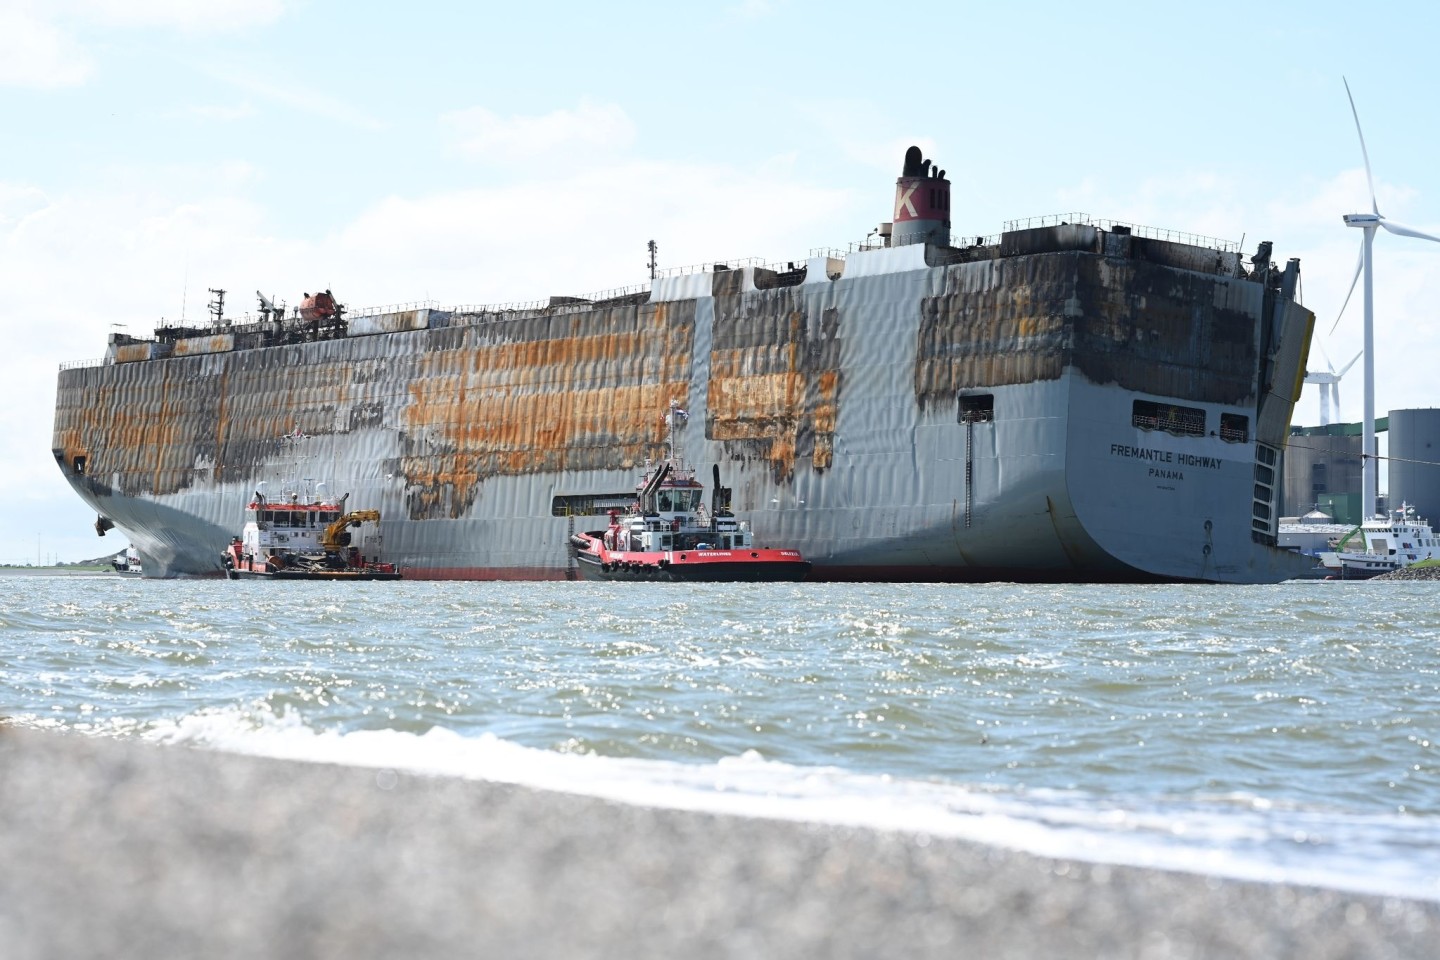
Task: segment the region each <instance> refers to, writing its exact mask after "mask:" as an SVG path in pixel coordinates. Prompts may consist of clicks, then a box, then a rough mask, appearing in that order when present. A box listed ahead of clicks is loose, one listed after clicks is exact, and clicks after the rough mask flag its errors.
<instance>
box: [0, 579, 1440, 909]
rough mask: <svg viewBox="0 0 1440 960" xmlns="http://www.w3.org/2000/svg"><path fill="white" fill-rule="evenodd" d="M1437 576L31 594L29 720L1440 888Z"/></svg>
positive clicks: (14, 615) (15, 708) (1364, 885)
mask: <svg viewBox="0 0 1440 960" xmlns="http://www.w3.org/2000/svg"><path fill="white" fill-rule="evenodd" d="M1436 596H1437V594H1436V587H1435V586H1434V585H1431V584H1428V583H1403V582H1402V583H1396V582H1389V583H1385V582H1373V581H1371V582H1366V583H1333V582H1305V583H1288V584H1281V585H1278V586H1256V587H1233V586H1094V585H1079V586H1033V585H1023V586H1022V585H1014V584H983V585H931V584H815V583H802V584H762V585H734V584H725V585H721V584H716V585H695V586H691V585H681V584H591V583H566V582H545V583H457V582H444V583H436V582H410V581H405V582H400V583H266V582H255V581H241V582H227V581H217V580H172V581H157V580H140V579H127V578H120V577H115V576H109V575H97V576H94V577H80V576H71V577H40V576H17V575H13V574H12V575H8V576H4V577H0V715H4V716H5V717H6V718H7V722H9V723H12V724H20V725H24V726H30V727H40V728H51V729H63V730H69V731H78V732H82V733H85V734H91V735H95V736H103V737H125V738H138V739H143V740H149V741H156V742H161V743H170V744H185V745H189V746H195V747H201V748H207V749H214V750H221V751H230V752H237V753H248V754H257V755H265V756H273V757H286V758H294V759H299V760H308V761H322V762H333V763H342V764H350V765H355V766H368V767H376V768H380V769H382V770H405V771H414V772H420V773H425V774H431V775H440V776H450V777H464V778H474V779H482V780H493V781H504V782H510V783H518V784H525V785H530V786H535V787H541V788H546V789H553V790H564V791H570V792H573V793H578V794H586V795H592V796H597V797H605V798H610V799H614V800H619V801H622V802H630V803H637V804H647V805H654V806H664V807H675V808H686V809H697V810H709V811H719V812H726V813H733V814H737V815H741V816H760V817H774V818H785V819H793V820H800V821H817V822H830V823H844V824H855V825H864V826H871V827H876V828H880V829H887V830H901V831H907V832H910V833H914V834H916V835H917V837H918V838H919V839H920V840H921V842H923V839H924V837H926V836H934V835H939V836H949V837H961V838H969V839H974V840H978V841H981V842H985V843H991V844H1000V845H1004V846H1008V847H1013V848H1018V849H1023V850H1028V851H1032V852H1035V853H1040V854H1044V855H1051V856H1058V857H1069V858H1078V859H1084V860H1090V861H1099V862H1108V863H1124V864H1136V865H1148V866H1158V867H1164V868H1172V869H1180V870H1187V871H1195V872H1202V873H1206V874H1212V875H1217V876H1228V877H1241V878H1248V879H1264V880H1284V881H1291V882H1299V883H1313V884H1319V885H1324V886H1331V887H1337V888H1342V889H1348V890H1356V891H1361V892H1371V893H1384V894H1397V895H1403V896H1409V897H1418V898H1424V899H1429V900H1440V763H1437V750H1436V746H1435V743H1436V740H1437V738H1440V617H1437V616H1436V610H1435V608H1436V602H1435V601H1436Z"/></svg>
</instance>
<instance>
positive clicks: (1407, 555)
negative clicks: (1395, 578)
mask: <svg viewBox="0 0 1440 960" xmlns="http://www.w3.org/2000/svg"><path fill="white" fill-rule="evenodd" d="M1357 536H1358V537H1359V538H1360V539H1359V543H1358V544H1357V543H1356V537H1357ZM1357 547H1358V549H1357ZM1421 560H1440V538H1437V537H1436V535H1435V531H1434V530H1432V529H1431V527H1430V524H1429V523H1428V522H1427V521H1426V520H1424V519H1422V518H1420V517H1417V516H1416V515H1415V508H1414V507H1412V506H1410V505H1409V504H1402V505H1401V507H1400V509H1399V510H1394V511H1391V515H1390V516H1388V517H1387V516H1376V517H1371V518H1370V519H1369V520H1366V521H1365V522H1364V523H1362V524H1361V525H1360V526H1359V527H1356V528H1354V529H1352V530H1351V531H1350V533H1348V534H1347V535H1345V536H1344V537H1342V538H1340V539H1339V540H1337V541H1336V543H1335V549H1334V550H1328V551H1325V552H1323V553H1321V554H1320V562H1321V563H1322V564H1324V565H1325V567H1326V568H1327V570H1328V571H1329V572H1330V574H1331V576H1333V577H1335V578H1336V579H1340V580H1368V579H1370V578H1371V577H1378V576H1379V575H1380V574H1382V573H1390V572H1391V571H1394V570H1399V569H1401V568H1402V567H1408V566H1410V565H1411V564H1412V563H1419V562H1420V561H1421Z"/></svg>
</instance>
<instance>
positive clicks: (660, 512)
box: [570, 401, 810, 581]
mask: <svg viewBox="0 0 1440 960" xmlns="http://www.w3.org/2000/svg"><path fill="white" fill-rule="evenodd" d="M686 419H688V417H687V415H686V413H685V411H684V410H682V409H680V408H679V407H678V406H676V405H675V403H674V401H671V403H670V411H669V414H668V415H667V417H666V427H667V430H666V434H667V435H666V446H667V448H668V450H669V456H667V457H666V458H665V459H663V460H661V461H660V462H658V463H653V464H652V463H649V462H647V463H646V468H645V472H644V473H643V474H642V475H641V478H640V482H639V483H637V484H636V485H635V502H634V503H633V504H632V505H631V507H630V511H629V512H628V513H623V514H622V513H621V511H620V510H618V509H617V510H611V511H610V525H609V527H607V528H606V529H604V530H594V531H591V532H589V533H577V534H575V535H574V536H572V537H571V538H570V542H571V546H572V547H573V549H574V553H575V559H576V562H577V566H578V567H579V570H580V575H581V577H583V578H584V579H586V580H687V581H706V580H714V581H737V580H748V581H761V580H792V581H793V580H803V579H804V578H805V576H806V574H808V573H809V572H810V561H808V560H806V559H805V558H803V557H802V556H801V555H800V551H798V550H789V549H783V548H774V547H761V546H758V545H757V544H756V542H755V536H754V534H753V533H752V532H751V530H750V524H749V522H748V521H745V520H739V519H737V518H736V517H735V515H734V514H733V513H731V511H730V502H729V490H727V489H726V488H724V487H722V486H720V467H719V465H718V464H717V465H716V466H715V477H714V484H713V487H712V490H711V505H710V508H709V509H708V510H707V509H706V507H705V502H704V492H705V488H704V485H703V484H701V483H700V482H699V481H697V480H696V479H695V471H694V469H693V468H691V467H690V466H689V465H687V464H686V463H685V461H684V459H683V458H682V456H681V454H680V450H679V447H678V445H677V441H676V438H675V432H676V427H677V421H680V422H683V421H685V420H686Z"/></svg>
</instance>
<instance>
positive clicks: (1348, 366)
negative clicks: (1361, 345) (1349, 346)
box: [1335, 350, 1365, 394]
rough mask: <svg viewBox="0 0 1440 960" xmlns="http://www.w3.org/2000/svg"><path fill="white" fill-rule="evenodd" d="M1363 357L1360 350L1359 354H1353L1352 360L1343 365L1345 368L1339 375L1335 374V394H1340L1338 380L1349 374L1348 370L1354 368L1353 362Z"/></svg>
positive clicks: (1362, 351) (1362, 352) (1363, 352)
mask: <svg viewBox="0 0 1440 960" xmlns="http://www.w3.org/2000/svg"><path fill="white" fill-rule="evenodd" d="M1363 356H1365V351H1364V350H1361V351H1360V352H1359V353H1357V354H1355V358H1354V359H1353V360H1351V361H1350V362H1349V363H1347V364H1345V366H1344V367H1343V368H1342V369H1341V370H1340V372H1339V373H1337V374H1335V392H1336V393H1337V394H1338V393H1339V392H1340V378H1341V377H1343V376H1345V374H1347V373H1349V372H1350V368H1351V367H1353V366H1355V360H1359V359H1360V358H1361V357H1363Z"/></svg>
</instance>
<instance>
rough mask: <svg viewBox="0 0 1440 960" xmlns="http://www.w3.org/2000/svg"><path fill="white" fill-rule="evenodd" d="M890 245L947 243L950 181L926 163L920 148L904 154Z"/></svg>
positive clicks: (948, 238) (948, 237)
mask: <svg viewBox="0 0 1440 960" xmlns="http://www.w3.org/2000/svg"><path fill="white" fill-rule="evenodd" d="M893 223H894V226H892V227H891V239H890V242H891V244H893V245H894V246H897V247H898V246H902V245H903V244H907V243H940V244H946V245H948V244H949V243H950V181H949V180H947V179H945V171H944V170H941V169H939V168H938V167H936V166H935V165H934V164H932V163H931V162H930V161H929V160H926V159H925V157H924V155H923V154H922V153H921V152H920V148H919V147H911V148H910V149H909V150H906V151H905V168H904V170H902V171H901V173H900V178H899V179H898V180H896V181H895V217H894V221H893Z"/></svg>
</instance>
